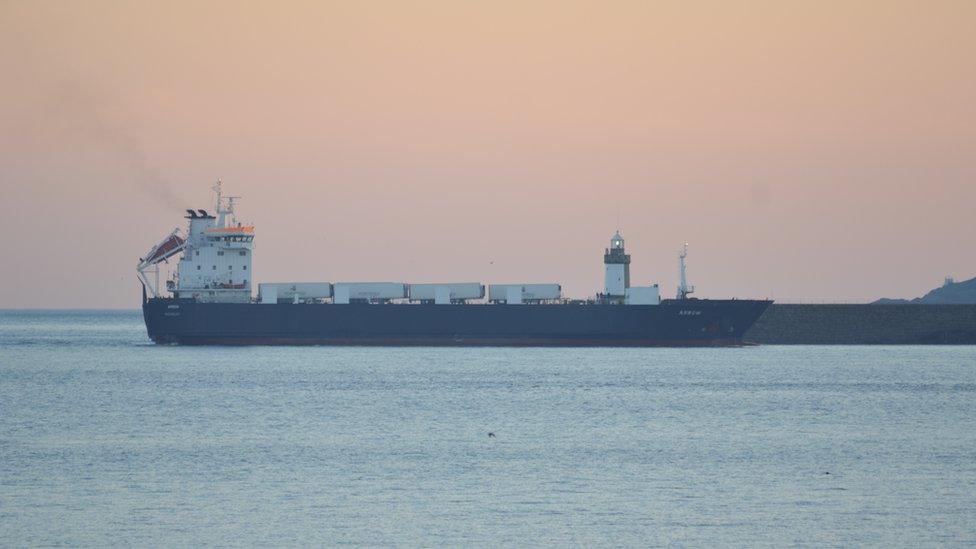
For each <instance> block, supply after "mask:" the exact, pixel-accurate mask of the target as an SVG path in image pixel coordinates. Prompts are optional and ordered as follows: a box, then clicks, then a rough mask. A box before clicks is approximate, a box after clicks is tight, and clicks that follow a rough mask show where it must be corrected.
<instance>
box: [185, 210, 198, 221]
mask: <svg viewBox="0 0 976 549" xmlns="http://www.w3.org/2000/svg"><path fill="white" fill-rule="evenodd" d="M186 213H188V214H190V219H196V218H197V212H195V211H193V210H189V209H188V210H186Z"/></svg>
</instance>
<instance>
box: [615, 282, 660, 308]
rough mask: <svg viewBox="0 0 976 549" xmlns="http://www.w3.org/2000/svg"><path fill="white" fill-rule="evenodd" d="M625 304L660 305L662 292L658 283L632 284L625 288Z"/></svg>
mask: <svg viewBox="0 0 976 549" xmlns="http://www.w3.org/2000/svg"><path fill="white" fill-rule="evenodd" d="M624 291H625V292H626V294H625V296H624V304H625V305H660V304H661V292H660V291H659V288H658V286H657V284H654V285H653V286H631V287H630V288H627V289H626V290H624Z"/></svg>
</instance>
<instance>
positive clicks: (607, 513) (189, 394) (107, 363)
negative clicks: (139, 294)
mask: <svg viewBox="0 0 976 549" xmlns="http://www.w3.org/2000/svg"><path fill="white" fill-rule="evenodd" d="M974 544H976V347H972V346H959V347H953V346H946V347H941V346H931V347H927V346H893V347H842V346H838V347H830V346H809V347H808V346H783V347H777V346H758V347H744V348H733V349H724V348H723V349H704V348H703V349H545V348H538V349H524V348H518V349H514V348H395V347H393V348H391V347H385V348H357V347H301V348H299V347H179V346H157V345H153V344H151V343H150V342H149V340H148V339H147V337H146V332H145V328H144V326H143V322H142V317H141V313H139V312H138V311H2V312H0V546H3V547H25V546H98V547H103V546H120V545H121V546H153V547H171V546H178V547H185V546H336V545H352V546H408V547H412V546H438V547H440V546H447V547H468V546H492V547H494V546H518V547H526V546H559V547H565V546H579V545H583V546H626V547H635V546H638V547H701V546H712V547H714V546H722V547H726V546H740V547H757V546H776V547H781V546H796V545H799V546H835V547H849V546H886V547H887V546H903V547H909V546H911V547H915V546H965V545H974Z"/></svg>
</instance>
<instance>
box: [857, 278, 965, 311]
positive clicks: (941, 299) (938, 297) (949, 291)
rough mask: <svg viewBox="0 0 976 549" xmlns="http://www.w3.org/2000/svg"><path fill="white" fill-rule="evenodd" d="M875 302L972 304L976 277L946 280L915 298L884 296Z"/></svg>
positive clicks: (880, 303)
mask: <svg viewBox="0 0 976 549" xmlns="http://www.w3.org/2000/svg"><path fill="white" fill-rule="evenodd" d="M875 303H877V304H879V305H892V304H899V303H921V304H925V305H950V304H954V305H972V304H976V278H970V279H969V280H964V281H962V282H952V281H951V280H946V283H945V284H943V285H942V286H940V287H938V288H936V289H934V290H932V291H931V292H929V293H927V294H925V295H924V296H922V297H916V298H915V299H888V298H882V299H879V300H877V301H875Z"/></svg>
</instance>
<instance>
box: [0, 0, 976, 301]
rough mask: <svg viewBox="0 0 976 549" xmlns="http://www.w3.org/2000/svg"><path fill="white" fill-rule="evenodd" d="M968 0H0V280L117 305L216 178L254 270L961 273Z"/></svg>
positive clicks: (506, 274)
mask: <svg viewBox="0 0 976 549" xmlns="http://www.w3.org/2000/svg"><path fill="white" fill-rule="evenodd" d="M974 22H976V2H972V1H958V2H954V1H912V2H907V1H898V0H884V1H877V2H871V1H862V2H841V1H837V2H835V1H826V2H825V1H810V2H804V1H799V0H798V1H795V2H782V1H758V0H757V1H720V2H697V1H675V2H655V1H650V0H647V1H639V2H628V1H616V2H614V1H611V2H607V1H600V2H569V1H560V2H506V1H495V2H456V1H443V2H440V1H430V2H428V1H415V2H403V1H398V2H326V1H321V2H246V3H245V2H206V1H205V2H177V1H173V2H121V1H120V2H104V1H95V0H92V1H86V2H61V1H44V0H32V1H24V2H19V1H10V0H0V231H2V234H3V235H4V238H2V239H0V258H2V259H0V308H2V307H15V308H19V307H44V308H75V307H79V308H81V307H105V308H135V307H138V305H139V295H140V290H139V284H138V281H137V278H136V276H135V265H136V262H137V261H138V259H139V258H140V257H142V256H143V255H144V254H145V252H146V251H147V250H148V249H149V248H150V247H151V246H152V245H153V244H155V243H156V242H157V241H158V240H159V239H160V238H161V237H163V236H165V235H166V234H167V233H168V232H169V231H171V230H172V229H173V228H175V227H182V226H183V224H184V223H185V220H184V219H182V217H181V215H182V212H183V210H184V209H185V208H190V207H192V208H210V207H211V206H212V195H211V191H210V187H211V185H212V184H213V182H214V181H215V180H217V179H218V178H219V179H221V180H222V181H223V184H224V189H225V192H227V193H230V194H233V195H239V196H241V197H242V199H241V201H240V203H239V206H238V213H239V218H241V219H242V220H245V221H249V222H253V223H254V224H255V225H256V239H255V256H254V266H253V269H254V274H255V280H256V281H257V282H261V281H265V282H285V281H333V282H335V281H367V280H368V281H381V280H382V281H402V282H408V283H409V282H454V281H476V280H477V281H481V282H484V283H490V282H558V283H561V284H562V285H563V289H564V293H566V294H567V295H570V296H573V297H586V296H591V295H593V294H594V293H595V292H596V291H598V290H600V289H601V287H602V283H603V280H602V277H603V266H602V254H603V249H604V248H605V247H606V246H608V245H609V239H610V237H611V235H612V234H613V232H614V231H615V230H616V229H618V228H619V229H620V231H621V232H622V234H623V235H624V237H625V238H626V243H627V250H628V252H629V253H630V254H631V255H632V257H633V262H632V265H631V273H632V274H631V276H632V280H633V283H634V284H648V283H652V282H656V283H660V284H661V286H662V292H663V293H664V294H665V295H671V294H673V292H674V288H675V286H676V285H677V278H678V272H677V253H678V251H679V250H680V248H681V245H682V244H683V243H685V242H688V243H689V244H690V252H689V257H688V269H689V271H688V274H689V278H690V282H692V283H693V284H695V285H696V286H697V288H698V295H699V296H700V297H739V298H754V297H756V298H758V297H771V298H773V299H776V300H778V301H804V302H808V301H841V302H849V301H868V300H873V299H876V298H879V297H883V296H885V297H914V296H918V295H921V294H923V293H925V292H926V291H927V290H928V289H930V288H932V287H935V286H937V285H939V284H940V283H941V281H942V279H943V277H944V276H947V275H951V276H954V277H956V278H957V279H959V280H961V279H965V278H970V277H972V276H976V253H974V243H976V215H974V205H976V99H974V98H976V55H973V52H976V33H974V32H973V31H972V29H973V25H974Z"/></svg>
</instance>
